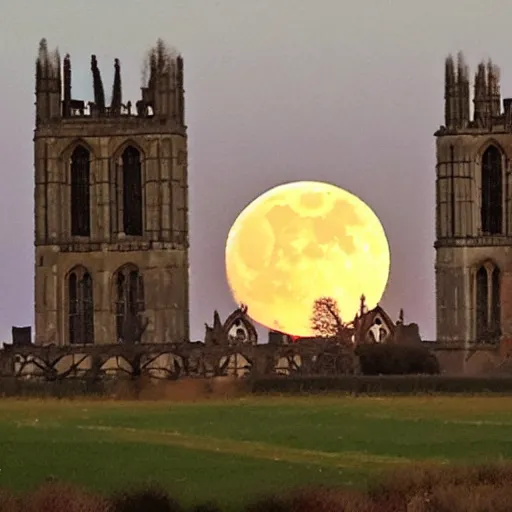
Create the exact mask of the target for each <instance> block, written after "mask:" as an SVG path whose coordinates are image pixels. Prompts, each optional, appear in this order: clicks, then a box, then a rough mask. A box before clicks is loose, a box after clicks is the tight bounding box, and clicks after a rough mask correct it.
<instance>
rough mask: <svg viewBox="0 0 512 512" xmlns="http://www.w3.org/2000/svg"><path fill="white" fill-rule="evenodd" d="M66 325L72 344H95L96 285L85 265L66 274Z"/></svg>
mask: <svg viewBox="0 0 512 512" xmlns="http://www.w3.org/2000/svg"><path fill="white" fill-rule="evenodd" d="M65 283H66V286H65V289H66V312H67V315H66V319H67V321H66V323H67V332H68V336H69V343H70V344H79V345H85V344H89V343H94V283H93V278H92V274H91V273H90V272H89V270H88V269H87V268H86V267H84V266H83V265H75V266H74V267H72V268H71V269H70V270H69V272H68V273H67V274H66V278H65Z"/></svg>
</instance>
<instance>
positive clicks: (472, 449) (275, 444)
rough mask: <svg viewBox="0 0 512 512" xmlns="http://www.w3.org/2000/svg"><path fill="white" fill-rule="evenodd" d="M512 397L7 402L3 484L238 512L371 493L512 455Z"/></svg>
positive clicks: (0, 408) (1, 423) (2, 407)
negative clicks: (392, 477)
mask: <svg viewBox="0 0 512 512" xmlns="http://www.w3.org/2000/svg"><path fill="white" fill-rule="evenodd" d="M511 427H512V397H496V396H490V397H485V396H482V397H393V398H366V397H359V398H351V397H339V398H336V397H332V396H330V397H318V396H315V397H291V398H288V397H287V398H284V397H265V398H263V397H248V398H233V399H229V400H224V401H211V400H209V401H202V402H196V403H174V402H173V403H170V402H163V401H161V402H118V401H96V402H95V401H83V400H74V401H37V400H27V401H22V400H3V401H0V439H1V442H0V487H7V488H10V489H13V490H16V491H24V490H32V489H34V488H35V487H36V486H38V485H39V484H40V483H41V482H42V481H44V479H45V478H47V477H49V476H51V477H54V478H56V479H58V480H64V481H66V482H70V483H75V484H79V485H83V486H86V487H88V488H90V489H92V490H97V491H103V492H112V491H116V490H118V489H122V488H126V487H127V486H128V487H130V486H132V485H135V484H137V485H141V484H144V483H158V484H160V485H162V486H164V487H165V488H166V489H169V490H170V492H171V494H172V495H173V496H175V497H176V498H177V499H179V500H183V501H184V502H186V503H194V502H200V501H202V502H204V501H209V500H215V501H218V502H219V503H220V504H222V505H223V506H228V507H232V508H234V507H237V506H238V505H239V504H240V503H241V502H244V501H246V500H247V499H248V498H251V497H254V496H255V495H256V496H257V495H259V494H265V493H272V492H277V491H281V490H283V489H288V488H291V487H300V486H304V485H314V484H327V485H348V486H355V487H360V486H364V485H365V484H367V483H368V482H369V481H371V480H373V479H375V477H376V476H377V475H378V474H379V473H380V472H382V471H385V470H388V469H397V468H401V467H407V465H408V464H410V463H411V462H416V461H426V462H432V463H435V464H443V463H447V462H454V463H467V462H469V463H475V462H492V461H496V460H504V459H510V458H512V438H511V437H510V431H511Z"/></svg>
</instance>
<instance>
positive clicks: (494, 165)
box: [481, 146, 503, 235]
mask: <svg viewBox="0 0 512 512" xmlns="http://www.w3.org/2000/svg"><path fill="white" fill-rule="evenodd" d="M481 217H482V231H483V232H484V233H486V234H490V235H497V234H501V233H502V232H503V173H502V163H501V152H500V150H499V149H498V148H497V147H496V146H489V147H488V148H487V149H486V151H485V153H484V154H483V157H482V201H481Z"/></svg>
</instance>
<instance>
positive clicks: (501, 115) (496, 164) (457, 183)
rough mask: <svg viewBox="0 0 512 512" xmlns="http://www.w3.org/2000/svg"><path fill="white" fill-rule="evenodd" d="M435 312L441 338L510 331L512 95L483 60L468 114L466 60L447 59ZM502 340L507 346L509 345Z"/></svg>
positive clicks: (495, 338)
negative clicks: (507, 94)
mask: <svg viewBox="0 0 512 512" xmlns="http://www.w3.org/2000/svg"><path fill="white" fill-rule="evenodd" d="M435 136H436V147H437V166H436V174H437V180H436V243H435V248H436V309H437V311H436V313H437V339H438V341H442V342H450V341H452V342H455V341H458V342H465V343H466V344H467V343H470V342H477V343H499V342H500V341H501V342H506V341H507V340H508V339H510V338H511V336H512V300H511V299H512V294H511V290H512V288H511V285H512V203H511V198H512V174H511V170H512V167H511V165H510V157H511V156H512V100H511V99H504V100H503V110H502V108H501V99H500V81H499V69H498V68H497V67H496V66H494V65H493V64H492V62H488V63H481V64H480V65H479V66H478V69H477V72H476V74H475V82H474V96H473V115H472V116H471V115H470V86H469V72H468V67H467V66H466V64H465V63H464V59H463V57H462V55H461V54H459V56H458V61H457V62H455V61H454V59H453V58H452V57H448V58H447V59H446V63H445V124H444V126H441V127H440V128H439V130H438V131H437V132H436V133H435ZM505 344H506V343H504V344H503V345H502V346H505Z"/></svg>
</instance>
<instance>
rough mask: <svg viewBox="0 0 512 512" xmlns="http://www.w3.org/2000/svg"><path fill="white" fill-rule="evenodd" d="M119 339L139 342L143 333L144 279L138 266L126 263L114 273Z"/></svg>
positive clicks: (127, 341)
mask: <svg viewBox="0 0 512 512" xmlns="http://www.w3.org/2000/svg"><path fill="white" fill-rule="evenodd" d="M114 294H115V311H116V333H117V340H118V341H120V342H123V343H137V342H139V341H140V338H141V336H142V334H143V329H144V324H143V320H142V317H141V313H143V312H144V310H145V304H144V281H143V278H142V275H141V274H140V272H139V270H138V269H137V267H135V266H132V265H126V266H124V267H122V268H120V269H119V270H118V271H117V272H116V273H115V274H114Z"/></svg>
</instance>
